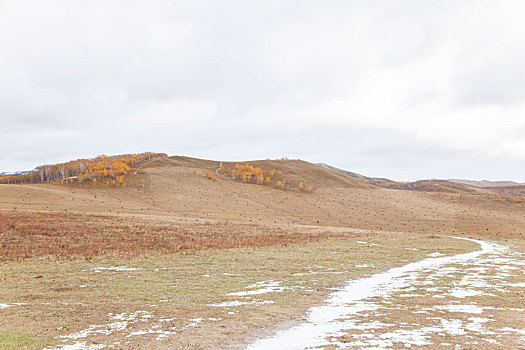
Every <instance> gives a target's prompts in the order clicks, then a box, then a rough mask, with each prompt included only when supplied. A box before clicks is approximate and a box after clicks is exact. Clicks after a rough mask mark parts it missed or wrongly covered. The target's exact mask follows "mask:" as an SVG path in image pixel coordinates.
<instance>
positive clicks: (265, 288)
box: [228, 281, 291, 296]
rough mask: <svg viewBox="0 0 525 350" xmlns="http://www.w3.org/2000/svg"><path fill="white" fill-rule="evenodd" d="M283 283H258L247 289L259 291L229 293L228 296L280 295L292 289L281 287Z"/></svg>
mask: <svg viewBox="0 0 525 350" xmlns="http://www.w3.org/2000/svg"><path fill="white" fill-rule="evenodd" d="M281 283H282V282H280V281H262V282H257V283H255V284H252V285H249V286H247V287H246V288H248V289H252V288H258V289H253V290H245V291H241V292H234V293H229V294H228V295H234V296H247V295H258V294H266V293H280V292H283V291H285V290H286V289H291V288H290V287H282V286H280V284H281Z"/></svg>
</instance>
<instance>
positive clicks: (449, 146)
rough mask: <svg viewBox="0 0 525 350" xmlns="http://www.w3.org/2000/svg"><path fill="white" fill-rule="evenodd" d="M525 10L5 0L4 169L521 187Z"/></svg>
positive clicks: (0, 16) (0, 19)
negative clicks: (233, 168) (252, 174)
mask: <svg viewBox="0 0 525 350" xmlns="http://www.w3.org/2000/svg"><path fill="white" fill-rule="evenodd" d="M523 7H524V5H522V3H521V2H518V1H504V2H503V3H498V4H496V3H493V2H480V1H463V2H457V1H425V2H422V1H399V2H388V1H384V2H383V1H374V2H362V1H326V2H314V1H306V2H305V1H289V2H280V1H275V2H267V1H264V2H263V1H255V2H245V1H221V2H215V1H213V2H212V1H191V2H188V1H162V0H157V1H131V2H129V1H128V2H124V1H118V0H114V1H109V2H108V1H105V2H102V1H93V2H80V1H59V0H55V1H46V2H41V1H24V2H20V1H13V0H11V1H5V0H4V1H1V0H0V33H1V34H0V76H1V77H2V79H1V80H0V122H1V123H0V147H1V149H2V152H1V153H0V171H7V170H15V169H29V168H33V167H35V166H36V165H39V164H41V163H51V162H57V161H65V160H68V159H70V158H77V157H88V156H94V155H97V154H100V153H106V154H111V153H127V152H141V151H145V150H157V151H166V152H168V153H172V154H186V155H193V156H200V157H207V158H217V159H252V158H266V157H281V156H284V155H287V156H289V157H294V158H303V159H307V160H312V161H323V162H327V163H329V162H333V163H334V165H337V166H340V167H343V168H347V169H349V170H354V171H358V172H359V171H361V172H363V173H365V174H369V175H377V176H387V177H392V178H396V179H400V180H402V179H415V178H419V177H470V178H494V179H495V178H508V179H517V180H525V178H520V175H519V174H520V173H521V174H523V173H525V172H524V170H525V166H524V165H523V161H524V159H525V141H523V138H522V135H523V133H522V130H524V129H525V118H523V117H522V116H523V115H524V113H525V103H524V102H525V101H524V100H523V97H522V96H524V91H525V85H524V81H525V80H524V79H523V78H524V75H525V74H524V73H525V71H524V70H523V68H522V62H523V58H525V57H524V56H525V47H524V46H523V44H522V38H523V37H524V35H525V26H524V25H523V24H522V20H521V16H520V14H521V13H523V10H524V8H523ZM464 164H467V165H468V166H465V165H464Z"/></svg>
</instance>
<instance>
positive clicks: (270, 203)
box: [0, 156, 525, 235]
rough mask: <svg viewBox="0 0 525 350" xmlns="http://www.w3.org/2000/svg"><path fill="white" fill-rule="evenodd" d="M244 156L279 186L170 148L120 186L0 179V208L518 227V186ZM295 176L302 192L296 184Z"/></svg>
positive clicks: (476, 229)
mask: <svg viewBox="0 0 525 350" xmlns="http://www.w3.org/2000/svg"><path fill="white" fill-rule="evenodd" d="M245 163H246V162H241V164H245ZM248 163H249V164H251V165H253V166H256V167H259V168H261V169H264V170H265V173H266V171H269V169H275V171H276V173H278V174H281V175H280V176H282V177H283V178H284V179H286V187H285V190H282V189H280V188H276V187H275V186H274V185H258V184H252V183H244V182H243V181H241V180H238V179H237V180H234V179H232V178H231V177H230V176H229V175H228V174H223V173H221V172H217V170H218V169H219V168H220V165H221V164H222V166H223V168H228V169H232V168H234V167H235V164H236V163H234V162H222V163H221V162H220V161H212V160H204V159H196V158H189V157H182V156H172V157H167V158H160V159H153V160H148V161H143V162H138V163H136V164H132V165H131V171H130V172H129V174H128V175H125V176H124V177H125V183H126V184H127V186H126V187H122V186H115V185H112V184H109V185H108V184H105V183H99V184H96V186H95V185H93V184H92V182H90V181H85V182H83V183H69V182H66V183H63V182H57V183H43V184H26V185H0V209H4V210H13V209H16V210H31V211H42V210H43V211H68V212H79V213H103V214H111V215H120V216H126V217H130V216H131V217H132V216H136V215H140V216H152V217H163V218H169V219H172V220H174V219H177V220H179V219H190V218H191V219H209V220H229V221H233V222H241V223H253V224H265V225H292V224H301V225H314V226H337V227H352V228H357V229H370V230H381V231H403V232H435V233H447V234H452V233H454V234H455V233H458V232H461V233H471V234H482V233H486V232H487V230H489V231H490V232H491V234H494V235H515V234H521V228H522V227H525V219H524V217H525V216H524V215H523V213H524V207H523V202H522V194H521V193H520V192H518V193H511V194H502V193H501V192H497V191H496V192H495V191H494V190H493V189H491V188H478V187H474V186H470V185H467V184H459V183H455V182H451V181H444V180H443V181H441V180H423V181H417V182H414V183H397V182H393V181H389V180H383V179H373V178H367V177H364V176H358V175H355V174H353V173H350V174H348V173H346V172H343V171H341V170H338V169H335V168H332V167H327V166H326V165H318V164H312V163H309V162H305V161H301V160H256V161H249V162H248ZM206 172H211V173H213V174H217V175H216V179H215V180H212V179H209V178H207V177H206V176H205V173H206ZM300 183H302V184H304V186H311V187H312V188H313V190H312V192H311V193H308V192H306V191H304V190H303V191H301V190H299V184H300Z"/></svg>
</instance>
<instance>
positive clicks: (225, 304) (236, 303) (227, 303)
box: [210, 300, 274, 307]
mask: <svg viewBox="0 0 525 350" xmlns="http://www.w3.org/2000/svg"><path fill="white" fill-rule="evenodd" d="M273 303H274V301H271V300H252V301H239V300H234V301H225V302H222V303H218V304H210V306H216V307H230V306H242V305H249V304H253V305H264V304H273Z"/></svg>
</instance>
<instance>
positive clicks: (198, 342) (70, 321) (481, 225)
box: [0, 157, 525, 349]
mask: <svg viewBox="0 0 525 350" xmlns="http://www.w3.org/2000/svg"><path fill="white" fill-rule="evenodd" d="M254 164H257V165H259V166H261V167H265V168H275V169H277V170H278V171H281V172H282V173H283V174H287V176H288V177H289V178H290V179H292V180H293V181H295V182H299V181H304V183H307V184H312V185H313V186H314V187H315V190H314V191H313V192H312V193H303V192H300V191H295V190H293V189H291V190H288V191H282V190H279V189H275V188H270V187H265V186H260V185H253V184H243V183H239V182H238V181H233V180H231V179H228V178H226V177H220V176H219V177H218V180H217V181H213V180H210V179H207V178H206V177H205V176H204V172H205V171H210V170H215V169H216V168H217V165H218V164H217V162H211V161H204V160H197V159H191V158H184V157H172V158H169V159H162V160H155V161H152V162H150V163H148V164H147V165H144V166H142V167H140V165H137V168H136V169H134V171H133V172H132V173H131V174H130V175H129V176H128V178H127V179H126V183H127V184H128V186H127V187H126V188H114V187H111V186H98V187H94V186H92V185H88V184H74V185H71V184H67V185H66V184H40V185H0V282H1V288H0V305H4V306H5V307H2V308H0V348H1V349H18V348H27V349H41V348H44V347H48V346H49V347H56V348H60V347H61V346H63V345H67V344H70V345H71V344H77V345H78V346H80V345H82V346H84V347H86V348H89V347H90V346H91V347H92V348H97V347H98V348H102V347H108V348H122V349H133V348H135V349H140V348H145V347H147V348H151V349H156V348H158V349H163V348H170V349H188V348H191V349H209V348H230V347H232V348H239V347H242V345H243V344H246V343H248V342H250V341H252V340H254V339H255V338H257V337H258V336H262V335H265V334H269V333H270V332H271V331H272V330H275V329H276V328H282V327H287V326H289V325H290V324H293V323H295V322H298V321H300V320H301V318H302V317H304V316H305V313H306V310H307V309H308V308H309V307H311V306H313V305H318V304H320V303H322V302H323V300H324V299H325V298H326V296H327V295H328V294H329V293H330V292H331V291H332V290H333V288H337V287H339V286H341V285H342V284H343V283H344V282H345V281H348V280H351V279H355V278H359V277H361V276H364V275H368V274H372V273H376V272H380V271H384V270H386V269H388V268H390V267H393V266H401V265H405V264H407V263H408V262H411V261H417V260H421V259H423V258H425V257H427V256H428V254H429V253H435V252H437V251H439V252H440V253H442V254H447V255H448V254H457V253H461V252H468V251H472V250H474V249H477V248H476V245H475V244H473V243H471V242H464V241H458V240H455V239H451V238H447V237H446V236H448V235H464V236H469V237H478V238H483V239H490V240H494V241H497V242H499V243H503V244H507V245H509V246H513V247H519V249H523V247H522V245H521V244H522V242H523V240H522V237H523V235H524V234H525V215H524V214H525V208H524V206H523V205H522V204H520V203H513V202H509V201H503V200H501V198H499V199H497V198H496V197H494V196H490V195H489V194H488V193H487V192H483V191H484V190H480V191H479V192H468V193H467V192H465V193H461V194H456V193H428V192H421V191H404V190H403V191H400V190H391V189H385V188H378V187H373V186H372V185H370V184H369V183H366V182H363V181H360V180H358V179H353V178H348V177H345V176H344V175H342V174H340V173H337V172H335V171H333V170H330V169H326V168H322V167H319V166H316V165H313V164H309V163H306V162H300V161H260V162H254ZM135 172H136V173H135ZM293 181H291V182H293ZM443 283H445V284H446V283H453V280H451V281H449V282H447V281H444V282H443ZM516 283H518V282H516ZM260 290H263V291H265V292H264V293H262V292H261V293H258V292H254V291H260ZM246 292H248V293H247V294H246ZM522 297H523V296H522V295H521V294H505V295H504V299H505V303H506V305H514V304H516V303H521V302H523V300H522ZM414 300H415V299H414ZM422 303H423V301H422ZM490 303H496V301H495V300H489V304H490ZM504 314H505V315H504V317H506V318H509V317H511V318H512V317H514V318H517V317H518V316H517V315H518V313H517V312H514V313H513V312H512V310H511V311H508V312H507V311H505V312H504ZM394 316H395V315H394ZM394 316H388V317H390V318H391V319H392V320H395V317H394ZM495 317H496V316H495ZM497 317H503V316H502V315H499V316H497ZM397 322H400V321H399V320H398V321H397ZM519 322H521V321H519Z"/></svg>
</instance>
